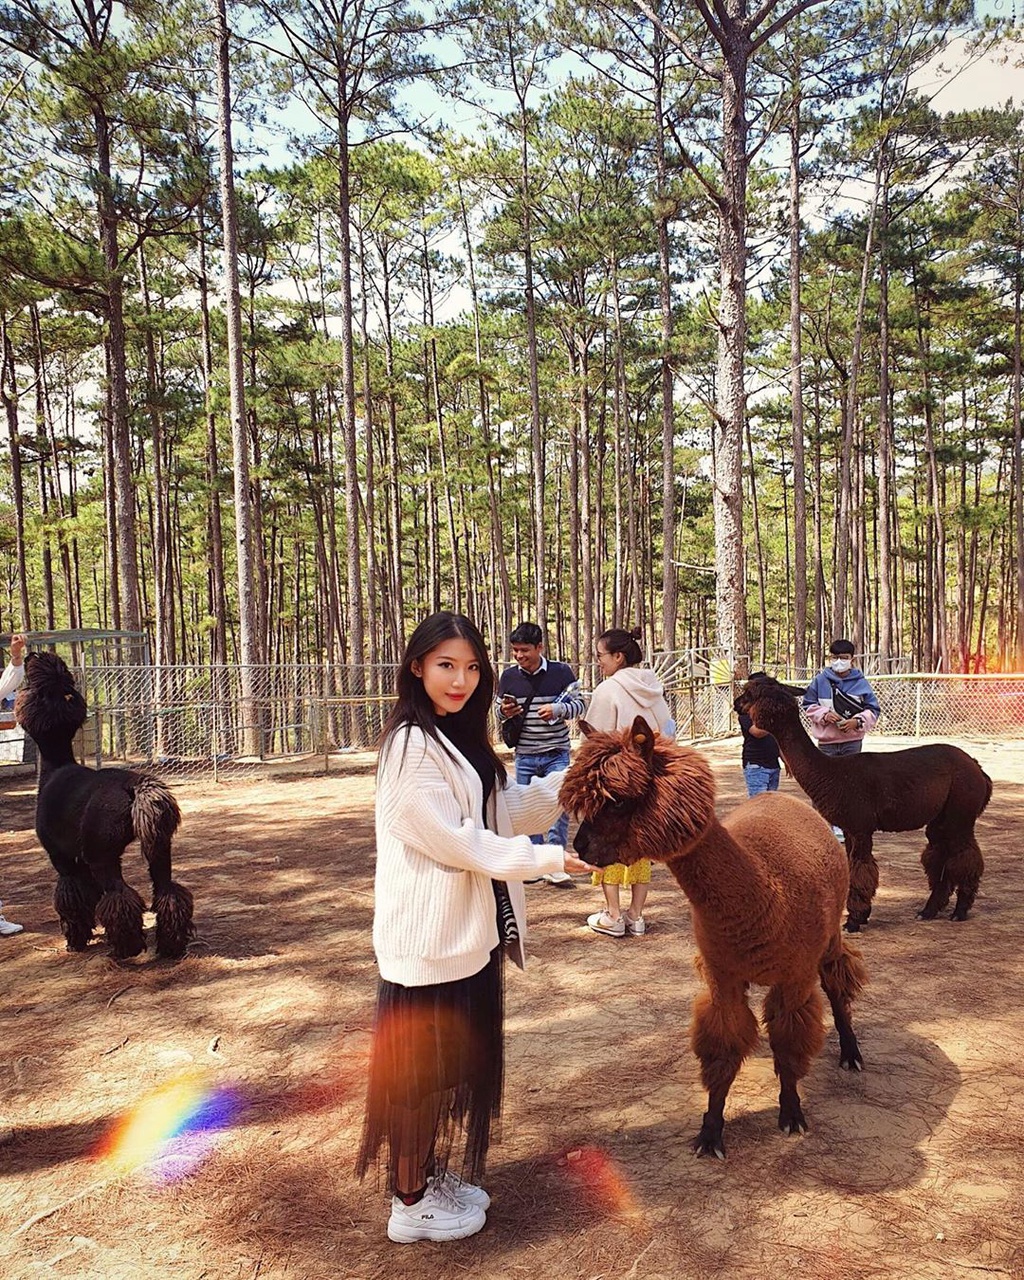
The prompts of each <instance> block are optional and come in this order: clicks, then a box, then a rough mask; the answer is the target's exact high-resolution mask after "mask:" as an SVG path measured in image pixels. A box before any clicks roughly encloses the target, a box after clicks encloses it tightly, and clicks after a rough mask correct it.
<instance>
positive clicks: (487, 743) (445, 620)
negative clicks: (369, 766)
mask: <svg viewBox="0 0 1024 1280" xmlns="http://www.w3.org/2000/svg"><path fill="white" fill-rule="evenodd" d="M446 640H465V641H467V642H468V643H469V644H470V645H471V646H472V648H473V652H474V653H475V655H476V658H477V661H478V662H479V663H480V682H479V684H478V685H477V687H476V688H475V689H474V690H473V692H472V694H471V695H470V696H469V698H467V699H466V705H465V706H464V707H463V708H462V710H461V711H459V712H456V713H455V714H457V715H458V717H459V723H460V728H461V730H462V732H463V733H464V735H465V737H466V738H467V740H469V741H471V742H472V743H474V744H475V745H476V746H477V747H479V748H480V750H482V751H485V752H486V753H487V754H488V755H489V756H490V757H491V759H492V760H493V762H494V771H495V773H496V774H497V778H498V785H499V786H502V787H503V786H504V785H505V780H506V778H507V774H506V772H505V766H504V765H503V764H502V762H501V760H499V758H498V756H497V754H496V753H495V750H494V745H493V744H492V742H491V730H490V720H489V717H490V714H491V703H492V701H493V700H494V668H493V667H492V666H491V659H490V657H489V655H488V653H487V646H486V645H485V644H484V638H483V636H482V635H481V634H480V632H479V630H478V628H477V626H476V624H475V623H474V622H472V621H470V619H469V618H467V617H466V616H465V614H462V613H450V612H449V611H448V610H446V609H444V610H442V611H441V612H440V613H432V614H431V615H430V617H429V618H424V619H423V621H422V622H421V623H420V625H419V626H418V627H417V628H416V630H415V631H414V632H413V633H412V635H411V636H410V637H409V642H408V643H407V644H406V646H405V653H404V654H403V655H402V664H401V666H400V667H399V669H398V680H397V685H398V688H397V691H396V692H397V698H396V701H395V705H394V707H393V708H392V710H391V714H390V715H389V716H388V718H387V722H386V724H385V725H384V729H383V731H382V733H381V736H380V748H381V750H383V748H384V747H385V746H387V744H388V743H389V742H390V741H391V739H392V738H393V737H394V736H395V734H396V733H397V732H398V731H399V730H400V729H405V730H406V740H407V741H408V730H409V729H410V728H411V727H412V726H413V725H416V726H417V727H418V728H420V729H422V730H423V732H424V733H425V734H426V736H427V737H428V738H433V740H434V741H435V742H438V743H440V745H441V746H442V747H443V748H444V750H445V751H448V747H447V746H446V745H445V742H444V740H443V739H442V738H441V737H440V735H439V734H438V730H437V718H436V716H435V713H434V704H433V703H432V702H431V700H430V698H429V697H428V696H427V691H426V689H425V688H424V687H423V681H422V680H421V679H420V677H419V676H417V675H414V674H413V669H412V664H413V663H414V662H422V661H423V659H424V658H425V657H426V656H427V654H428V653H431V652H432V651H433V650H434V649H436V648H437V646H438V645H440V644H443V643H444V642H445V641H446Z"/></svg>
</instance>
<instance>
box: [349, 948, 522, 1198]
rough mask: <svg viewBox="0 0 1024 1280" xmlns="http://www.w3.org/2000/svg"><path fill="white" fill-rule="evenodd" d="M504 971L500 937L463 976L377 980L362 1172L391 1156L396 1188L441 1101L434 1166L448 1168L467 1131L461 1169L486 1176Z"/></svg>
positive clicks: (500, 1056) (498, 1072)
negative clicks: (416, 981) (408, 983)
mask: <svg viewBox="0 0 1024 1280" xmlns="http://www.w3.org/2000/svg"><path fill="white" fill-rule="evenodd" d="M503 980H504V974H503V952H502V948H501V947H500V946H499V947H496V948H495V950H494V951H492V952H491V958H490V960H489V961H488V963H487V964H486V965H485V966H484V968H483V969H481V970H480V971H479V973H475V974H473V975H472V976H471V977H468V978H461V979H459V980H458V981H457V982H442V983H437V984H434V985H432V986H425V987H403V986H400V985H399V984H398V983H394V982H385V981H384V979H381V980H380V984H379V986H378V989H377V1014H376V1019H375V1024H374V1035H373V1049H372V1051H371V1057H370V1074H369V1084H368V1087H367V1095H366V1115H365V1118H364V1121H363V1137H362V1143H361V1144H360V1148H359V1157H358V1159H357V1161H356V1176H357V1177H359V1178H362V1177H364V1176H365V1174H366V1172H367V1170H368V1169H369V1168H370V1166H371V1165H373V1164H376V1165H377V1168H378V1174H379V1172H380V1169H381V1167H382V1165H383V1164H384V1159H382V1156H384V1158H386V1168H387V1181H388V1186H389V1188H390V1190H392V1191H394V1189H395V1181H396V1171H397V1166H398V1160H399V1158H400V1157H401V1156H403V1155H411V1154H413V1153H414V1152H416V1151H417V1149H420V1150H422V1149H423V1130H422V1126H423V1123H424V1116H427V1117H429V1116H430V1115H431V1112H432V1111H433V1110H434V1108H435V1107H436V1116H437V1118H436V1122H434V1124H433V1143H432V1147H431V1151H432V1158H431V1159H429V1160H428V1168H427V1172H428V1173H433V1174H438V1175H439V1174H442V1173H444V1171H445V1170H446V1169H447V1168H448V1166H449V1163H452V1154H453V1150H454V1148H455V1144H456V1141H457V1140H458V1139H459V1137H460V1136H461V1137H462V1138H463V1141H464V1152H463V1157H462V1161H461V1165H460V1166H457V1168H456V1171H457V1172H458V1173H459V1174H460V1176H461V1177H463V1178H464V1179H465V1180H466V1181H467V1182H478V1181H479V1180H480V1178H481V1177H482V1175H483V1172H484V1167H485V1164H486V1160H487V1148H488V1146H489V1144H490V1136H491V1123H492V1121H495V1120H497V1119H498V1117H499V1116H500V1114H501V1092H502V1077H503V1074H504V989H503ZM382 1148H383V1149H384V1150H383V1152H382Z"/></svg>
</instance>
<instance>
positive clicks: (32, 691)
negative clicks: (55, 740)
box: [14, 653, 89, 738]
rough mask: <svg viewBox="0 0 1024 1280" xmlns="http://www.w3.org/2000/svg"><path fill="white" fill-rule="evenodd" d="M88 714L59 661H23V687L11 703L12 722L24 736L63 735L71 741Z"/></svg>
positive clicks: (50, 657)
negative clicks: (12, 711)
mask: <svg viewBox="0 0 1024 1280" xmlns="http://www.w3.org/2000/svg"><path fill="white" fill-rule="evenodd" d="M88 714H89V713H88V710H87V708H86V705H85V699H84V698H83V697H82V695H81V694H80V693H79V692H78V688H77V687H76V685H75V678H74V676H73V675H72V674H71V672H70V671H69V670H68V666H67V663H66V662H65V661H64V660H63V658H58V657H57V655H56V654H55V653H30V654H29V655H28V657H27V658H26V659H25V683H24V685H23V686H22V688H21V690H20V691H19V693H18V696H17V699H16V700H15V703H14V715H15V719H16V720H17V721H18V723H19V724H20V725H21V726H22V727H23V728H24V729H25V731H26V733H28V734H29V736H30V737H32V738H38V737H40V736H50V735H53V734H62V733H66V734H67V736H68V737H69V738H71V737H73V736H74V735H75V734H76V733H77V732H78V730H79V729H80V728H81V727H82V725H83V724H84V723H85V719H86V716H87V715H88Z"/></svg>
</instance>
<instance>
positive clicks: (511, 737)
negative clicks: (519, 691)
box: [499, 693, 536, 750]
mask: <svg viewBox="0 0 1024 1280" xmlns="http://www.w3.org/2000/svg"><path fill="white" fill-rule="evenodd" d="M535 696H536V695H535V694H532V693H531V694H530V696H529V697H528V698H527V699H526V701H525V702H524V703H523V709H522V711H520V713H519V715H517V716H510V717H509V718H508V719H507V720H502V722H501V725H500V726H499V728H500V729H501V740H502V742H504V744H505V746H506V747H511V748H512V749H513V750H515V748H516V747H517V746H518V745H519V739H520V738H521V737H522V736H523V727H524V726H525V724H526V713H527V711H529V709H530V703H531V702H532V701H533V699H534V697H535Z"/></svg>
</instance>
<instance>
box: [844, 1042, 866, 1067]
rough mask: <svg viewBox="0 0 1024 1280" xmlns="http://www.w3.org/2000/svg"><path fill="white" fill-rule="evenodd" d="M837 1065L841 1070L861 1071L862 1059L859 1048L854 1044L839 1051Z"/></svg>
mask: <svg viewBox="0 0 1024 1280" xmlns="http://www.w3.org/2000/svg"><path fill="white" fill-rule="evenodd" d="M839 1066H840V1068H841V1069H842V1070H843V1071H863V1070H864V1059H863V1058H862V1057H861V1056H860V1049H858V1048H857V1046H856V1045H854V1046H853V1048H852V1049H850V1050H844V1051H843V1052H842V1053H840V1055H839Z"/></svg>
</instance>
